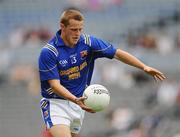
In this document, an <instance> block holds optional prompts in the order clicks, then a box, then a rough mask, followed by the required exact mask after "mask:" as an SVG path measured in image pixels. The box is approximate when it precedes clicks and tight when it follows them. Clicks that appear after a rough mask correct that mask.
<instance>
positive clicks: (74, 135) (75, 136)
mask: <svg viewBox="0 0 180 137" xmlns="http://www.w3.org/2000/svg"><path fill="white" fill-rule="evenodd" d="M71 135H72V137H79V135H78V134H74V133H71Z"/></svg>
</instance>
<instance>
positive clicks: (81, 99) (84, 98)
mask: <svg viewBox="0 0 180 137" xmlns="http://www.w3.org/2000/svg"><path fill="white" fill-rule="evenodd" d="M87 98H88V97H84V96H83V97H80V98H79V100H80V101H84V100H86V99H87Z"/></svg>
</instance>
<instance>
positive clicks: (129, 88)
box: [0, 0, 180, 137]
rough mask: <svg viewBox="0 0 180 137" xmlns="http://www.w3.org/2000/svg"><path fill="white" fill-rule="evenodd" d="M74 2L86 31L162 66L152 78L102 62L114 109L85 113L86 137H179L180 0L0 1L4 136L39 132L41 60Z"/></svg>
mask: <svg viewBox="0 0 180 137" xmlns="http://www.w3.org/2000/svg"><path fill="white" fill-rule="evenodd" d="M69 7H74V8H78V9H80V10H82V12H83V13H84V15H85V18H86V21H85V30H84V31H85V32H87V33H88V34H93V35H95V36H97V37H100V38H102V39H105V40H107V41H109V42H111V43H113V44H114V45H115V46H116V47H119V48H122V49H124V50H126V51H128V52H130V53H132V54H133V55H135V56H136V57H138V58H139V59H141V60H142V61H144V62H145V63H147V64H149V65H151V66H154V67H156V68H158V69H160V70H162V71H163V72H164V73H165V74H166V76H167V78H168V79H167V80H166V81H164V82H163V83H155V82H154V81H153V79H152V78H150V77H148V76H147V75H145V74H143V73H142V72H140V71H139V70H137V69H135V68H132V67H129V66H127V65H124V64H122V63H117V62H116V61H112V62H111V61H110V62H109V61H107V60H106V59H105V60H101V61H98V63H96V69H95V72H94V77H93V81H92V83H100V84H103V85H105V86H106V87H107V88H108V89H109V90H110V92H111V104H110V107H109V108H108V109H107V110H106V111H104V112H100V113H97V114H87V115H86V119H85V122H84V126H83V128H82V132H81V135H80V136H81V137H121V136H122V137H180V124H179V122H180V121H179V118H180V117H179V116H180V61H179V59H180V54H179V53H180V22H179V21H180V1H179V0H0V32H1V33H0V55H1V57H0V137H42V136H43V132H44V126H43V122H42V120H41V114H40V110H39V100H40V94H39V83H38V79H39V78H38V73H37V71H38V70H37V59H38V54H39V51H40V49H41V47H42V46H43V45H44V44H45V43H46V42H47V40H48V39H49V38H50V37H51V36H52V35H53V34H54V33H55V32H56V30H57V29H58V27H59V25H58V22H59V15H60V13H61V11H63V10H64V9H65V8H69Z"/></svg>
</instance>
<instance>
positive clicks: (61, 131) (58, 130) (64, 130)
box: [50, 125, 77, 137]
mask: <svg viewBox="0 0 180 137" xmlns="http://www.w3.org/2000/svg"><path fill="white" fill-rule="evenodd" d="M50 133H51V134H52V136H53V137H71V132H70V129H69V127H68V126H67V125H55V126H53V127H51V128H50ZM74 137H77V136H74Z"/></svg>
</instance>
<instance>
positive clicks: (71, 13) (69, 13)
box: [60, 9, 84, 26]
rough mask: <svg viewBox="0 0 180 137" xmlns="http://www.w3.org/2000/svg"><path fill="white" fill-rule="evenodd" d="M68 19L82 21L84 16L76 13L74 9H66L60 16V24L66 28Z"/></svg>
mask: <svg viewBox="0 0 180 137" xmlns="http://www.w3.org/2000/svg"><path fill="white" fill-rule="evenodd" d="M70 19H74V20H78V21H83V20H84V16H83V14H82V13H81V12H80V11H78V10H76V9H67V10H65V11H64V12H63V13H62V15H61V17H60V23H62V24H64V25H65V26H67V25H69V20H70Z"/></svg>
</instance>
